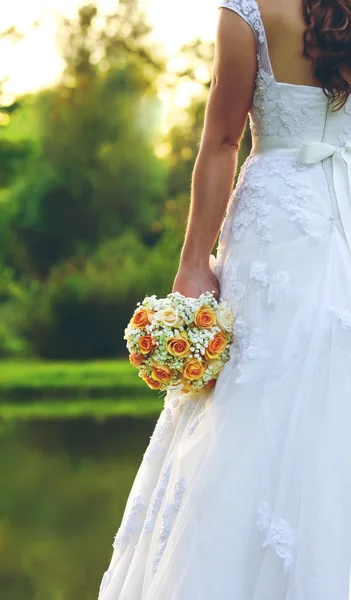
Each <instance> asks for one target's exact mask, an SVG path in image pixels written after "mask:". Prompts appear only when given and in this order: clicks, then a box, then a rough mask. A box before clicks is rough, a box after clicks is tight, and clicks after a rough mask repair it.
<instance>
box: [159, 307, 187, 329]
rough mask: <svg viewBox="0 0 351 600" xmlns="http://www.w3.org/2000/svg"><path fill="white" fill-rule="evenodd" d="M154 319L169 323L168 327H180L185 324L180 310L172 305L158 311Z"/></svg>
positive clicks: (165, 323)
mask: <svg viewBox="0 0 351 600" xmlns="http://www.w3.org/2000/svg"><path fill="white" fill-rule="evenodd" d="M154 319H155V320H156V321H158V322H159V323H163V324H164V325H168V327H179V325H184V319H183V318H182V317H181V316H180V315H179V313H178V310H177V309H176V308H173V307H172V306H170V307H168V308H164V309H163V310H159V311H157V313H155V314H154Z"/></svg>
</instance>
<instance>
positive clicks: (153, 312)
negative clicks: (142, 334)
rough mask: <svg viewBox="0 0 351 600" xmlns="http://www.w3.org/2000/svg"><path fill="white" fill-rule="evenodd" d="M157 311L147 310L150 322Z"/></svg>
mask: <svg viewBox="0 0 351 600" xmlns="http://www.w3.org/2000/svg"><path fill="white" fill-rule="evenodd" d="M155 312H156V311H155V310H147V311H146V314H147V318H148V319H149V323H152V321H153V318H154V314H155Z"/></svg>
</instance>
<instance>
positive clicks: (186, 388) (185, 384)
mask: <svg viewBox="0 0 351 600" xmlns="http://www.w3.org/2000/svg"><path fill="white" fill-rule="evenodd" d="M182 383H183V387H182V389H181V393H182V394H188V393H189V392H191V383H190V381H187V380H186V379H183V381H182Z"/></svg>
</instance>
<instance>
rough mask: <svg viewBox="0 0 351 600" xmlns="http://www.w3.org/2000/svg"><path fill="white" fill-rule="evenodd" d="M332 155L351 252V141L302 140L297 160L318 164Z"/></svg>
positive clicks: (346, 235)
mask: <svg viewBox="0 0 351 600" xmlns="http://www.w3.org/2000/svg"><path fill="white" fill-rule="evenodd" d="M329 157H332V165H333V181H334V189H335V195H336V199H337V203H338V206H339V211H340V218H341V221H342V224H343V227H344V231H345V237H346V241H347V244H348V247H349V250H350V252H351V143H350V142H346V144H345V145H344V146H341V147H339V146H333V145H332V144H326V143H324V142H302V143H301V146H300V149H299V152H298V154H297V160H298V161H299V162H301V163H302V164H310V165H311V164H316V163H318V162H320V161H322V160H325V159H326V158H329Z"/></svg>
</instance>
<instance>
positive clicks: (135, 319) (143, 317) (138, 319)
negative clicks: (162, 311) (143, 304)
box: [131, 308, 150, 328]
mask: <svg viewBox="0 0 351 600" xmlns="http://www.w3.org/2000/svg"><path fill="white" fill-rule="evenodd" d="M131 324H132V325H133V327H140V328H143V327H145V325H150V321H149V319H148V316H147V311H146V310H145V308H140V309H139V310H138V311H137V312H136V313H134V315H133V316H132V319H131Z"/></svg>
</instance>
